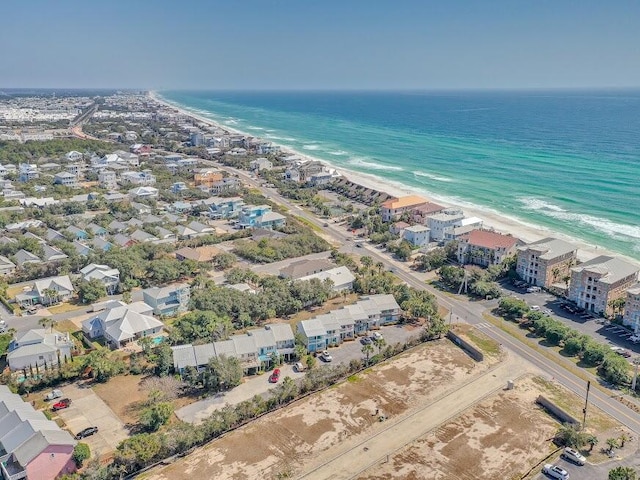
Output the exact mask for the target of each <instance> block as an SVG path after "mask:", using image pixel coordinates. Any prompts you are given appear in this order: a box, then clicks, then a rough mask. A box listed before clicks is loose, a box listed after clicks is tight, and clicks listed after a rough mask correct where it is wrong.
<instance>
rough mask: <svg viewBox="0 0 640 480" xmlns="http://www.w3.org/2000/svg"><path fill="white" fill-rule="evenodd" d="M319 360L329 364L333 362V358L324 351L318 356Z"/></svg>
mask: <svg viewBox="0 0 640 480" xmlns="http://www.w3.org/2000/svg"><path fill="white" fill-rule="evenodd" d="M320 358H321V359H322V360H324V361H325V362H331V361H333V357H332V356H331V354H330V353H329V352H328V351H327V350H324V351H323V352H322V353H321V354H320Z"/></svg>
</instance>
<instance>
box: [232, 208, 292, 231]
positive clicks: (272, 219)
mask: <svg viewBox="0 0 640 480" xmlns="http://www.w3.org/2000/svg"><path fill="white" fill-rule="evenodd" d="M285 220H286V217H285V216H284V215H280V214H279V213H276V212H273V211H272V208H271V206H270V205H247V206H245V207H243V208H242V210H241V212H240V217H239V219H238V224H239V226H240V228H255V227H258V228H267V229H270V228H275V227H280V226H282V225H284V223H285Z"/></svg>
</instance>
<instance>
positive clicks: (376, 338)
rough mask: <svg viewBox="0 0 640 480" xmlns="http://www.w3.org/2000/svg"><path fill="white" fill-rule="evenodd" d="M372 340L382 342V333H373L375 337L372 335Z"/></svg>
mask: <svg viewBox="0 0 640 480" xmlns="http://www.w3.org/2000/svg"><path fill="white" fill-rule="evenodd" d="M371 338H372V339H373V340H382V334H381V333H380V332H373V335H371Z"/></svg>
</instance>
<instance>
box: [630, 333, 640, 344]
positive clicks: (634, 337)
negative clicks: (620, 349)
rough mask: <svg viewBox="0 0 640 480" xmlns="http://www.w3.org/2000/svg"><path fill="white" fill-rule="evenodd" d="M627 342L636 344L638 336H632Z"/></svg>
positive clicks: (639, 337)
mask: <svg viewBox="0 0 640 480" xmlns="http://www.w3.org/2000/svg"><path fill="white" fill-rule="evenodd" d="M629 341H631V342H633V343H638V342H640V335H632V336H630V337H629Z"/></svg>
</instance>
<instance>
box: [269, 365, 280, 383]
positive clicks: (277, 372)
mask: <svg viewBox="0 0 640 480" xmlns="http://www.w3.org/2000/svg"><path fill="white" fill-rule="evenodd" d="M278 380H280V369H279V368H276V369H274V370H273V372H271V376H270V377H269V382H271V383H278Z"/></svg>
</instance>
